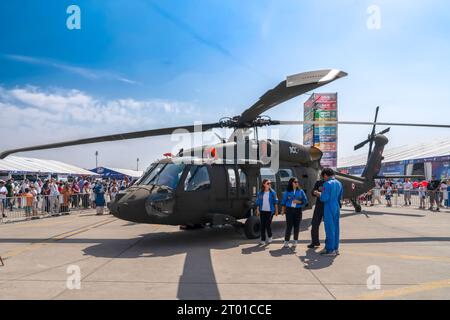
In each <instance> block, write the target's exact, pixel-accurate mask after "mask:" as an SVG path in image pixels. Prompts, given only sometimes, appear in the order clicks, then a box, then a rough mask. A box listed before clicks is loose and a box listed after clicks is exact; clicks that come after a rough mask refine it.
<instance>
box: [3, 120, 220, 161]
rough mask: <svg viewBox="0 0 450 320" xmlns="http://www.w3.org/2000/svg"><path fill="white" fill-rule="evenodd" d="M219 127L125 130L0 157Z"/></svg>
mask: <svg viewBox="0 0 450 320" xmlns="http://www.w3.org/2000/svg"><path fill="white" fill-rule="evenodd" d="M219 127H221V124H220V123H209V124H202V125H201V127H200V125H198V126H197V125H189V126H179V127H171V128H160V129H151V130H144V131H135V132H127V133H121V134H111V135H106V136H100V137H93V138H85V139H78V140H70V141H63V142H56V143H49V144H43V145H37V146H31V147H25V148H19V149H11V150H6V151H3V152H0V159H4V158H6V157H7V156H8V155H10V154H13V153H17V152H24V151H35V150H45V149H55V148H62V147H68V146H77V145H83V144H90V143H97V142H110V141H118V140H128V139H138V138H145V137H154V136H162V135H168V134H172V133H174V131H175V130H178V129H181V130H183V129H184V130H187V131H188V132H189V133H192V132H197V131H198V130H200V128H201V131H207V130H209V129H212V128H219ZM180 133H183V132H180Z"/></svg>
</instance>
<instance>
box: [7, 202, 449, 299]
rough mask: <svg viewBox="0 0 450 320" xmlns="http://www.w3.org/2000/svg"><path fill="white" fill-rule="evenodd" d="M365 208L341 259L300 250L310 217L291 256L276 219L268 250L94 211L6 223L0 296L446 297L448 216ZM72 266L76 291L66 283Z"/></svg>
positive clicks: (354, 217) (218, 232)
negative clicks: (77, 274)
mask: <svg viewBox="0 0 450 320" xmlns="http://www.w3.org/2000/svg"><path fill="white" fill-rule="evenodd" d="M363 210H364V212H363V213H360V214H356V213H354V212H353V211H351V210H350V209H344V210H343V211H342V219H341V248H340V253H341V254H340V255H339V256H338V257H322V256H320V255H319V254H317V252H318V251H319V250H321V249H322V247H321V248H319V249H316V250H309V249H307V248H306V245H307V244H308V243H309V240H310V233H309V228H310V221H311V214H312V212H311V211H307V212H305V213H304V214H303V215H304V216H303V221H302V225H301V234H300V244H299V245H298V246H297V248H296V249H295V250H294V249H292V248H288V249H283V248H282V241H283V239H282V237H283V233H284V225H285V223H284V217H281V216H280V217H278V218H277V219H275V221H274V223H273V230H274V242H273V243H272V244H270V245H267V246H263V247H261V246H259V245H258V244H257V243H258V242H257V241H255V240H248V239H246V238H245V236H244V234H243V230H239V229H235V228H233V227H223V228H205V229H200V230H188V231H183V230H179V228H178V227H173V226H160V225H145V224H134V223H129V222H126V221H122V220H118V219H116V218H114V217H113V216H111V215H104V216H96V215H95V214H94V212H93V210H92V211H85V212H84V213H76V214H72V215H68V216H62V217H54V218H46V219H40V220H33V221H27V222H17V223H9V224H3V225H0V256H1V257H2V258H3V261H4V263H5V266H3V267H2V266H0V299H450V212H449V211H448V210H443V211H442V212H440V213H435V212H430V211H423V210H418V209H415V208H389V209H387V208H385V207H381V206H380V207H372V208H364V209H363ZM323 237H324V231H323V225H322V227H321V238H323ZM73 266H76V267H75V268H77V267H79V270H80V272H81V273H80V276H81V288H80V289H70V286H68V285H67V284H68V282H69V284H70V283H73V282H71V281H72V279H73V278H70V277H71V276H73V275H74V273H71V272H73V270H74V269H73V268H74V267H73ZM377 271H379V273H376V272H377ZM373 272H375V273H373ZM378 275H379V277H378ZM377 278H378V279H380V284H381V288H380V289H376V286H375V287H371V289H369V288H368V285H367V283H368V282H369V284H372V285H373V284H376V281H375V282H374V279H377ZM68 279H69V280H68Z"/></svg>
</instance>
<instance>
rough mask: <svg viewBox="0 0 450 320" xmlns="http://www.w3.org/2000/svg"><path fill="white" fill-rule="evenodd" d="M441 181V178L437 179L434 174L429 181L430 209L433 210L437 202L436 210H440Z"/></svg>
mask: <svg viewBox="0 0 450 320" xmlns="http://www.w3.org/2000/svg"><path fill="white" fill-rule="evenodd" d="M440 184H441V182H440V181H439V180H436V177H435V176H433V177H432V178H431V181H430V183H428V186H427V189H428V193H429V196H430V208H429V210H431V211H433V205H434V203H436V207H437V209H436V211H439V200H438V197H439V195H438V192H439V185H440Z"/></svg>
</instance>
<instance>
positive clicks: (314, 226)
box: [308, 179, 325, 249]
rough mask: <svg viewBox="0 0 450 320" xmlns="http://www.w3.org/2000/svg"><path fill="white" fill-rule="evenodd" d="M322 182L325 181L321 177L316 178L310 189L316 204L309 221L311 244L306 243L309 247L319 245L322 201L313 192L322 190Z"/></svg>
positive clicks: (312, 247)
mask: <svg viewBox="0 0 450 320" xmlns="http://www.w3.org/2000/svg"><path fill="white" fill-rule="evenodd" d="M324 183H325V181H323V179H320V180H317V181H316V184H315V185H314V188H313V190H312V191H311V193H312V195H313V197H316V205H315V206H314V213H313V217H312V221H311V244H309V245H308V248H309V249H314V248H316V247H320V240H319V228H320V224H321V223H322V219H323V210H324V208H323V202H322V201H320V199H319V197H317V196H316V195H315V192H316V191H318V192H322V190H323V184H324Z"/></svg>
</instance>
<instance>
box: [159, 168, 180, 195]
mask: <svg viewBox="0 0 450 320" xmlns="http://www.w3.org/2000/svg"><path fill="white" fill-rule="evenodd" d="M183 169H184V164H175V163H168V164H166V166H165V167H164V168H162V170H161V171H160V172H159V173H158V175H157V176H156V177H155V184H156V185H159V186H168V187H169V188H172V189H175V188H176V187H177V185H178V182H179V181H180V177H181V174H182V173H183Z"/></svg>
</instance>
